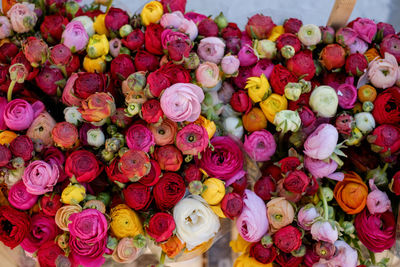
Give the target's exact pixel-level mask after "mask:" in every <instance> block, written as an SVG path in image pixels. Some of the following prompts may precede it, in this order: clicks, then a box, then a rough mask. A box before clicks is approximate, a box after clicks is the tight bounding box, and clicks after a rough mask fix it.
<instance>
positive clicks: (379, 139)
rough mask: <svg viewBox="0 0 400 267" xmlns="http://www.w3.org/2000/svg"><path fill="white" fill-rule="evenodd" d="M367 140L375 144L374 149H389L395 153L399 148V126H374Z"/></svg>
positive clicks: (381, 150)
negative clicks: (369, 138)
mask: <svg viewBox="0 0 400 267" xmlns="http://www.w3.org/2000/svg"><path fill="white" fill-rule="evenodd" d="M371 137H372V138H371V140H369V142H370V143H371V144H372V145H373V146H375V150H376V151H377V152H379V153H384V152H386V151H388V150H390V152H391V153H396V152H397V151H398V150H399V149H400V128H399V127H397V126H395V125H391V124H382V125H379V126H378V127H376V128H375V130H374V131H373V132H372V134H371Z"/></svg>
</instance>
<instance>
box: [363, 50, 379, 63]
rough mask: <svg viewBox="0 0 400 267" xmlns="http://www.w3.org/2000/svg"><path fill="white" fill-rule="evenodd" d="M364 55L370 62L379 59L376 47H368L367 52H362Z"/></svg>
mask: <svg viewBox="0 0 400 267" xmlns="http://www.w3.org/2000/svg"><path fill="white" fill-rule="evenodd" d="M364 56H365V57H366V58H367V59H368V62H371V61H372V60H374V59H380V58H381V56H380V55H379V52H378V50H376V48H371V49H368V50H367V52H365V53H364Z"/></svg>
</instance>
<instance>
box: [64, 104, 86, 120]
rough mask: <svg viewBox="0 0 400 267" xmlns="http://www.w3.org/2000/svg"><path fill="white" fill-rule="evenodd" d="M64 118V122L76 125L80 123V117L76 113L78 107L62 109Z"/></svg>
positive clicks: (78, 113) (79, 114)
mask: <svg viewBox="0 0 400 267" xmlns="http://www.w3.org/2000/svg"><path fill="white" fill-rule="evenodd" d="M64 118H65V121H67V122H69V123H72V124H75V125H78V124H79V123H80V122H81V121H82V115H81V113H80V112H79V111H78V107H76V106H73V107H66V108H65V109H64Z"/></svg>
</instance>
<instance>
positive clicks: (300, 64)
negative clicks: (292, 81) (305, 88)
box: [286, 50, 344, 81]
mask: <svg viewBox="0 0 400 267" xmlns="http://www.w3.org/2000/svg"><path fill="white" fill-rule="evenodd" d="M343 64H344V61H343ZM286 66H287V68H288V70H289V71H291V72H292V73H293V74H295V75H296V76H297V77H303V79H304V80H306V81H310V80H311V79H312V78H313V77H314V75H315V72H316V68H315V65H314V61H313V58H312V52H311V51H310V50H305V51H300V52H299V53H297V54H296V55H294V56H293V57H292V58H290V59H289V60H288V61H287V63H286Z"/></svg>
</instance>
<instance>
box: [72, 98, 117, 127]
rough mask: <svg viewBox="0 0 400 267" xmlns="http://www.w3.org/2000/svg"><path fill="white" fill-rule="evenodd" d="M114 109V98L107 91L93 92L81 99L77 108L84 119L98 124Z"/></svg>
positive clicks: (102, 122)
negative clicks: (80, 104)
mask: <svg viewBox="0 0 400 267" xmlns="http://www.w3.org/2000/svg"><path fill="white" fill-rule="evenodd" d="M115 110H116V107H115V102H114V98H113V97H112V95H111V94H109V93H94V94H92V95H90V96H89V97H88V98H87V99H86V100H84V101H82V106H81V107H80V108H79V112H80V113H81V115H82V118H83V119H84V120H86V121H89V122H92V123H95V124H100V125H102V124H104V123H105V120H106V119H107V118H109V117H110V116H112V115H113V114H114V113H115Z"/></svg>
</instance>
